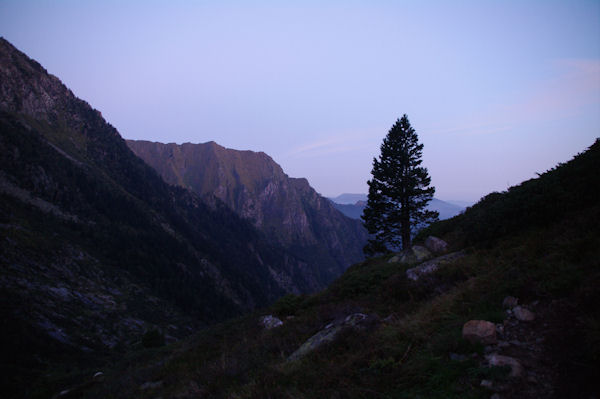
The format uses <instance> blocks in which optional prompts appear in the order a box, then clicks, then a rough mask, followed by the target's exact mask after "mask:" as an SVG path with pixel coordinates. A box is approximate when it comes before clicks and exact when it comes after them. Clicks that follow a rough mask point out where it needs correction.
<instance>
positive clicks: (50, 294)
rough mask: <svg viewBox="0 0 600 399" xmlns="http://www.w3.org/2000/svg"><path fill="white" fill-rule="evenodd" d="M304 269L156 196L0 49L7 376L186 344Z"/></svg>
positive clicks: (23, 62) (100, 134)
mask: <svg viewBox="0 0 600 399" xmlns="http://www.w3.org/2000/svg"><path fill="white" fill-rule="evenodd" d="M306 264H307V263H306V262H304V261H303V260H301V259H297V258H296V257H295V256H294V254H292V253H290V252H289V251H286V250H285V249H284V248H283V247H282V246H279V245H275V244H273V242H270V241H268V240H267V239H266V238H265V235H264V234H263V233H261V232H259V231H258V230H257V229H255V228H254V227H253V226H252V224H250V223H249V222H247V221H246V220H245V219H243V218H240V217H239V216H238V215H237V214H235V213H234V212H232V211H231V210H230V209H229V208H228V207H227V206H225V205H223V204H222V203H220V202H213V203H212V204H207V203H206V202H204V201H203V200H202V199H201V198H200V197H199V196H198V195H196V194H194V193H192V192H190V191H189V190H186V189H183V188H180V187H175V186H171V185H169V184H167V183H165V182H164V181H163V180H162V179H161V178H160V176H159V175H158V174H157V173H156V172H155V171H154V170H153V169H152V168H151V167H150V166H148V165H147V164H145V163H144V162H143V161H142V160H141V159H140V158H138V157H137V156H135V154H134V153H133V152H132V151H131V150H130V149H129V148H128V147H127V145H126V143H125V141H124V140H123V139H122V138H121V136H120V135H119V132H117V130H116V129H115V128H114V127H112V126H111V125H110V124H108V123H107V122H106V121H105V120H104V119H103V118H102V115H101V114H100V112H99V111H97V110H95V109H93V108H92V107H91V106H90V105H89V104H87V103H86V102H85V101H82V100H80V99H78V98H76V97H75V96H74V95H73V93H72V92H71V91H70V90H69V89H68V88H67V87H66V86H65V85H63V84H62V83H61V82H60V80H59V79H58V78H56V77H54V76H52V75H50V74H48V73H47V71H46V70H45V69H44V68H43V67H42V66H41V65H40V64H38V63H37V62H35V61H34V60H31V59H29V58H28V57H27V56H26V55H25V54H23V53H21V52H20V51H18V50H17V49H15V48H14V47H13V46H12V45H11V44H10V43H8V42H7V41H6V40H4V39H2V38H0V292H1V293H2V300H3V306H2V308H1V312H2V314H1V315H2V320H3V322H4V324H3V326H4V327H3V328H2V339H0V341H1V342H2V348H1V350H2V353H3V360H2V367H3V369H4V370H17V371H18V370H21V371H19V372H18V373H17V371H15V373H17V374H18V375H20V376H21V377H23V376H25V377H26V376H27V374H36V373H41V372H42V371H43V370H44V369H45V367H50V365H52V364H53V363H52V362H53V361H55V360H57V359H59V358H62V357H64V356H75V357H76V358H78V359H79V357H80V356H84V357H85V358H86V359H97V358H98V357H99V354H102V355H103V356H104V355H106V354H107V353H119V354H120V353H122V351H123V350H126V349H127V348H130V347H131V346H132V345H135V344H136V342H139V341H140V337H141V336H142V334H143V333H144V332H145V331H147V330H149V329H151V328H159V329H160V330H161V331H162V332H163V333H164V334H165V335H167V339H169V338H170V337H171V338H176V337H179V336H184V335H187V334H188V333H189V332H190V331H191V330H193V329H194V328H195V327H197V326H199V325H202V324H206V323H210V322H214V321H216V320H222V319H224V318H227V317H230V316H232V315H236V314H240V313H241V312H244V311H248V310H250V309H254V308H256V307H259V306H264V305H267V304H269V303H271V302H272V301H274V300H275V299H276V298H278V297H280V296H281V295H283V294H285V293H287V292H303V291H308V290H311V289H313V288H314V286H315V282H314V281H313V280H312V277H311V276H308V275H307V274H306V273H304V268H305V267H306ZM319 281H320V280H319ZM111 351H112V352H111ZM86 354H87V355H86ZM88 355H89V356H88ZM86 356H87V357H86ZM68 364H71V365H75V364H76V363H75V362H73V361H72V359H71V361H69V362H68ZM74 367H75V366H74ZM24 369H26V370H28V371H27V373H23V372H22V370H24ZM11 375H12V374H10V373H9V374H8V375H4V376H3V377H4V378H5V379H7V380H10V379H11ZM25 377H23V378H25ZM10 384H11V383H9V385H10ZM19 384H20V385H19ZM17 385H19V386H21V387H23V386H26V385H27V384H24V383H19V382H18V381H17Z"/></svg>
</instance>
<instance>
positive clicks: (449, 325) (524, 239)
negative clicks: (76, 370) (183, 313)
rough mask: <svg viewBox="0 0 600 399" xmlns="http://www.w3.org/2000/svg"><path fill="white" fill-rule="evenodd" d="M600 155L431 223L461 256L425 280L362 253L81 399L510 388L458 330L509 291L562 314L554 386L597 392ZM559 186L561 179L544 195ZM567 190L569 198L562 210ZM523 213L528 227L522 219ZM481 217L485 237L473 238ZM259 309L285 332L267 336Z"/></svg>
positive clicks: (402, 394) (551, 349)
mask: <svg viewBox="0 0 600 399" xmlns="http://www.w3.org/2000/svg"><path fill="white" fill-rule="evenodd" d="M599 147H600V145H599V143H598V142H596V143H595V144H594V146H592V147H591V148H590V149H589V150H588V151H587V152H586V153H584V154H581V155H579V156H578V157H576V158H575V159H574V160H573V161H571V162H569V163H568V164H565V165H560V166H559V167H557V168H556V169H554V170H552V171H549V172H547V173H546V174H544V175H542V176H541V177H540V178H539V179H536V180H532V181H529V182H526V183H524V184H522V185H521V186H518V187H517V188H513V189H511V190H509V191H508V192H507V193H501V194H494V195H492V196H488V197H486V199H484V200H483V201H482V202H480V203H479V204H477V205H475V206H474V207H473V208H471V209H469V210H468V211H467V212H465V214H464V215H461V216H459V217H457V218H454V219H451V220H450V221H448V222H441V223H438V224H437V225H433V226H432V227H431V228H430V232H437V233H438V234H439V233H440V232H441V233H443V234H441V235H442V236H444V237H445V238H446V239H448V240H449V241H450V242H451V244H452V245H454V246H455V247H460V248H464V250H465V256H464V257H462V258H460V259H458V260H456V261H454V262H453V263H452V264H449V265H446V266H444V267H442V268H440V269H439V270H438V271H436V272H435V273H433V274H432V275H431V276H428V277H427V278H424V279H423V280H420V281H418V282H413V281H412V280H408V279H407V278H406V273H405V272H406V269H407V268H408V266H407V265H403V264H399V263H389V262H388V257H379V258H373V259H370V260H368V261H365V262H363V263H360V264H357V265H354V266H353V267H351V268H350V269H349V270H348V271H347V272H346V273H345V274H344V276H342V277H341V278H340V279H338V280H337V281H336V282H335V283H334V284H332V285H331V286H330V287H329V288H328V289H327V290H325V291H323V292H321V293H319V294H316V295H312V296H293V295H288V296H285V297H283V298H281V299H280V300H279V301H278V302H277V303H275V304H274V305H273V306H272V307H270V308H269V309H264V310H263V311H262V312H260V313H254V314H252V315H248V316H245V317H242V318H239V319H234V320H231V321H229V322H227V323H222V324H218V325H215V326H213V327H211V328H208V329H206V330H204V331H202V332H200V333H198V334H197V335H196V336H194V337H193V339H190V340H186V341H182V342H179V343H176V344H174V345H171V346H168V347H166V348H159V349H148V350H145V351H143V352H139V353H137V354H136V355H132V356H130V357H128V358H127V359H124V360H122V361H120V362H117V363H115V364H113V365H112V366H111V367H110V368H109V369H108V370H110V371H107V381H106V382H105V383H104V384H98V385H96V386H94V387H93V388H92V389H90V390H89V391H87V393H86V396H85V397H88V398H100V397H117V398H119V397H122V398H131V397H140V398H142V397H159V396H162V397H173V398H176V397H181V398H187V397H197V396H202V395H206V396H209V397H233V398H235V397H239V398H242V397H256V398H259V397H260V398H268V397H272V398H273V397H294V398H314V397H325V398H327V397H334V398H335V397H340V398H345V397H350V398H361V397H369V398H371V397H374V398H377V397H382V398H417V397H427V398H436V397H439V398H452V397H456V398H470V397H471V398H478V397H486V398H487V397H489V396H490V392H489V391H488V390H487V389H486V388H484V387H482V386H481V385H480V382H481V381H482V380H483V379H492V380H494V381H505V380H507V379H508V378H509V377H508V370H507V369H506V368H498V367H496V368H488V367H483V366H482V364H481V361H480V360H479V359H481V357H482V355H483V351H484V348H483V346H481V345H479V344H471V343H469V342H467V341H465V340H464V339H462V337H461V328H462V326H463V324H464V323H465V322H466V321H468V320H471V319H481V320H488V321H492V322H496V323H498V322H502V320H503V319H504V318H506V313H505V311H504V310H503V308H502V300H503V298H504V297H506V296H508V295H512V296H516V297H518V298H519V299H520V301H521V303H524V304H529V303H539V304H540V305H539V306H545V307H548V308H550V307H552V309H558V310H557V311H556V312H554V313H553V314H552V315H550V316H548V318H547V319H545V320H544V323H546V324H548V333H547V335H546V336H545V337H544V339H545V341H544V342H543V344H542V345H543V346H542V347H543V352H544V354H545V355H547V356H548V360H549V362H550V363H551V364H553V365H555V367H556V368H559V369H560V370H559V371H560V372H559V373H557V374H556V378H555V380H554V381H552V383H553V387H554V388H553V389H554V392H555V394H556V395H557V396H558V397H561V396H564V395H566V394H570V395H575V397H588V396H589V395H590V394H592V393H593V392H597V391H595V390H596V389H597V388H598V387H597V386H595V385H594V384H596V382H595V379H594V378H593V376H594V375H597V373H598V366H597V364H598V362H599V361H600V344H599V343H600V329H599V328H598V326H599V325H600V312H599V310H598V307H597V304H598V303H600V302H599V301H600V290H599V289H598V287H600V265H599V264H598V259H600V231H599V230H600V227H599V226H598V223H597V221H598V220H600V205H599V204H598V201H596V200H595V197H594V195H597V194H593V190H592V189H591V188H593V187H597V186H598V185H597V183H598V178H597V176H596V173H595V171H597V170H598V169H597V168H595V169H592V172H590V169H589V168H592V167H594V166H595V165H597V164H598V160H599V159H600V157H599V154H600V151H599V150H600V148H599ZM582 165H583V166H582ZM584 179H586V180H584ZM554 184H564V185H563V186H562V187H561V188H552V189H550V188H548V187H546V186H547V185H548V186H553V185H554ZM544 187H546V188H544ZM528 190H539V191H540V192H545V193H547V195H545V196H544V195H541V194H540V196H537V197H536V196H534V195H530V194H528ZM563 190H572V191H571V196H572V197H576V198H572V199H570V200H567V199H564V198H563V199H564V201H563V202H562V203H561V204H560V205H556V201H557V198H558V197H560V198H562V197H561V195H562V194H560V193H562V192H563ZM578 192H581V195H577V193H578ZM552 195H557V196H558V197H553V196H552ZM519 199H522V200H523V201H524V200H525V199H528V201H527V203H526V204H524V203H523V202H522V201H519ZM548 202H552V204H551V205H550V204H548V205H545V204H546V203H548ZM523 208H525V209H530V210H531V209H536V210H537V211H536V212H537V213H533V214H531V212H532V211H530V212H529V213H528V214H524V213H523V211H522V209H523ZM499 214H500V215H502V217H500V216H498V215H499ZM486 215H488V216H486ZM512 215H515V216H512ZM518 217H520V218H522V220H524V221H525V223H523V224H521V225H518V224H516V223H515V220H516V218H518ZM488 218H489V219H488ZM478 223H482V224H483V226H485V228H486V229H487V230H483V232H482V230H476V228H477V227H476V225H477V224H478ZM482 228H483V227H482ZM486 232H487V233H486ZM357 312H360V313H364V314H367V315H370V316H372V319H371V320H372V321H371V322H370V323H368V324H367V325H365V326H364V327H362V328H357V329H351V328H348V329H345V330H343V331H342V332H341V333H340V334H339V335H338V336H337V337H336V338H335V339H334V340H333V341H331V342H329V343H326V344H325V345H322V346H321V347H319V348H317V349H316V350H314V351H313V352H311V353H309V354H308V355H306V356H305V357H303V358H301V359H299V360H296V361H289V360H288V357H289V356H290V354H292V353H293V352H294V351H295V350H296V349H297V348H298V347H299V346H300V345H302V343H303V342H305V341H306V340H307V339H308V338H310V337H311V336H313V335H314V334H315V333H317V332H318V331H320V330H321V329H323V327H324V326H326V325H327V324H329V323H331V322H332V321H335V320H339V319H340V318H344V317H346V316H347V315H349V314H353V313H357ZM264 314H273V315H275V316H277V317H279V318H280V319H281V320H282V321H283V325H282V326H280V327H276V328H272V329H266V328H264V327H263V326H261V324H260V322H259V318H260V316H261V315H264ZM540 322H541V321H540ZM534 323H535V322H534ZM153 351H154V352H153ZM451 355H455V356H459V357H461V358H462V359H464V360H463V361H456V360H453V358H452V356H451ZM90 372H91V370H90ZM148 383H151V384H148ZM152 384H154V385H152ZM586 395H587V396H586Z"/></svg>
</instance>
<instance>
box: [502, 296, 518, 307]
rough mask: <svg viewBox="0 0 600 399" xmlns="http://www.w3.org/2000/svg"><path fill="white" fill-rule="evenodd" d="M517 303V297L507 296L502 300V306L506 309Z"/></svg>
mask: <svg viewBox="0 0 600 399" xmlns="http://www.w3.org/2000/svg"><path fill="white" fill-rule="evenodd" d="M518 304H519V300H518V299H517V298H515V297H514V296H507V297H506V298H504V300H503V301H502V306H503V307H505V308H507V309H512V308H514V307H515V306H517V305H518Z"/></svg>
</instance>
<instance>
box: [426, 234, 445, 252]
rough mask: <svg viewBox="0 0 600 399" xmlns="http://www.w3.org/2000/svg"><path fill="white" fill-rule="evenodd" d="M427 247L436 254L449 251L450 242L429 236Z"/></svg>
mask: <svg viewBox="0 0 600 399" xmlns="http://www.w3.org/2000/svg"><path fill="white" fill-rule="evenodd" d="M425 247H426V248H427V249H428V250H430V251H431V252H432V253H434V254H436V255H437V254H443V253H446V252H448V243H447V242H446V241H444V240H442V239H441V238H437V237H434V236H429V237H427V239H426V240H425Z"/></svg>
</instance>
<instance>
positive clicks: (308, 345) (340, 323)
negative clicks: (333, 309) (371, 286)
mask: <svg viewBox="0 0 600 399" xmlns="http://www.w3.org/2000/svg"><path fill="white" fill-rule="evenodd" d="M377 322H379V318H378V317H377V316H371V315H366V314H364V313H353V314H350V315H348V316H346V317H345V318H343V319H340V320H336V321H333V322H331V323H329V324H327V325H326V326H325V328H323V329H322V330H321V331H319V332H318V333H316V334H315V335H313V336H312V337H310V338H309V339H308V340H306V342H304V343H303V344H302V345H301V346H300V347H299V348H298V349H297V350H296V351H295V352H294V353H292V354H291V355H290V356H289V357H288V361H294V360H298V359H300V358H302V357H304V356H306V355H307V354H308V353H310V352H312V351H314V350H315V349H317V348H318V347H320V346H321V345H323V344H324V343H326V342H331V341H333V340H334V339H335V338H336V336H337V335H338V333H339V332H340V331H342V329H344V328H348V327H350V328H364V327H365V326H368V325H372V324H375V323H377Z"/></svg>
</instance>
